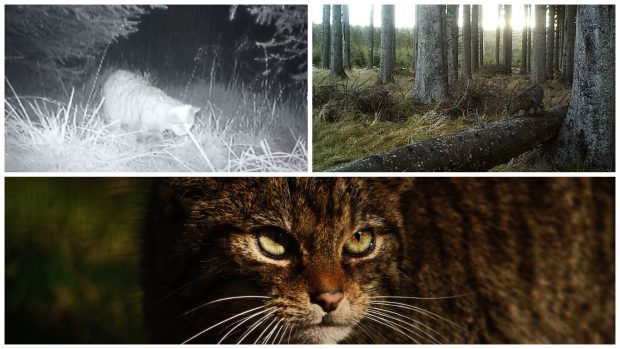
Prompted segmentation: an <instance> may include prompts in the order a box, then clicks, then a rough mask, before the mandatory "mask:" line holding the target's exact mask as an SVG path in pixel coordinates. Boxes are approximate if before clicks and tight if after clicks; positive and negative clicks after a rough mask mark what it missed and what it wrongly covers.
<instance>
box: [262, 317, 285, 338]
mask: <svg viewBox="0 0 620 349" xmlns="http://www.w3.org/2000/svg"><path fill="white" fill-rule="evenodd" d="M280 322H282V319H280V320H278V322H276V324H275V326H273V329H272V330H271V331H270V332H269V335H267V337H266V338H265V341H263V344H269V340H270V339H271V336H272V335H273V333H274V332H275V330H277V329H278V327H280Z"/></svg>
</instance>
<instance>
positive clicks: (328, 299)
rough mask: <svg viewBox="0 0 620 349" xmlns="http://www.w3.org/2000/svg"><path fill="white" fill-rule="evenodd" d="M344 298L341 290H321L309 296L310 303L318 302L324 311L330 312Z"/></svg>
mask: <svg viewBox="0 0 620 349" xmlns="http://www.w3.org/2000/svg"><path fill="white" fill-rule="evenodd" d="M342 298H344V294H343V293H342V292H341V291H336V292H333V293H332V292H321V293H317V294H315V295H313V296H312V297H311V299H310V300H311V301H312V303H315V304H318V305H319V306H320V307H321V308H323V310H324V311H325V312H326V313H329V312H332V311H334V310H336V308H338V303H340V301H341V300H342Z"/></svg>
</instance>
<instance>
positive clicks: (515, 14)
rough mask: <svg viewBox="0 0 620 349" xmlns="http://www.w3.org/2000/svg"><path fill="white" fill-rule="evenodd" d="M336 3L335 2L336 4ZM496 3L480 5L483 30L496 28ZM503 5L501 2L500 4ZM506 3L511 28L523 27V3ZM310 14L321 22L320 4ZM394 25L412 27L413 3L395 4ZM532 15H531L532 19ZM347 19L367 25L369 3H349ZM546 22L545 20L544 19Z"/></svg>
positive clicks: (377, 17)
mask: <svg viewBox="0 0 620 349" xmlns="http://www.w3.org/2000/svg"><path fill="white" fill-rule="evenodd" d="M336 5H337V4H336ZM497 5H498V4H492V5H486V4H485V5H482V11H483V12H482V25H483V27H484V29H485V30H494V29H495V28H497V22H498V20H497ZM502 5H503V4H502ZM506 5H512V29H513V30H514V31H520V30H521V28H523V24H524V22H525V14H524V12H523V3H506ZM310 8H311V12H310V16H311V19H312V23H316V24H321V23H322V21H323V19H322V6H311V7H310ZM462 11H463V6H460V7H459V27H460V26H461V24H462V15H461V12H462ZM395 16H396V27H397V28H412V27H413V26H414V25H415V4H414V3H411V4H407V5H404V4H402V3H399V4H396V5H395ZM374 17H375V18H374V26H375V28H376V27H380V26H381V3H379V2H377V3H376V4H375V16H374ZM533 18H534V17H533V16H532V19H533ZM349 21H350V23H351V25H352V26H356V25H359V26H367V25H368V24H369V23H370V4H369V3H366V4H364V3H360V4H357V3H353V4H349ZM545 23H546V21H545ZM499 25H500V28H503V27H504V21H503V20H501V21H500V23H499ZM534 26H535V25H534V21H533V20H532V27H534Z"/></svg>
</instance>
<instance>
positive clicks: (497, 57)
mask: <svg viewBox="0 0 620 349" xmlns="http://www.w3.org/2000/svg"><path fill="white" fill-rule="evenodd" d="M500 18H502V5H497V28H496V29H495V65H496V66H498V67H499V49H500V47H499V37H500V34H501V33H500V29H499V19H500ZM463 26H465V25H463Z"/></svg>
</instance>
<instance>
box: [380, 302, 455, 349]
mask: <svg viewBox="0 0 620 349" xmlns="http://www.w3.org/2000/svg"><path fill="white" fill-rule="evenodd" d="M369 309H373V310H375V311H380V312H383V313H389V314H394V315H396V316H398V317H400V318H402V319H406V320H409V321H412V322H414V323H415V324H417V325H420V326H422V327H425V328H427V329H428V330H429V331H431V332H433V333H436V334H437V335H438V336H440V337H441V338H442V339H444V340H445V341H446V342H450V341H449V340H448V339H447V338H446V337H444V336H442V335H441V333H439V332H437V331H435V330H434V329H433V328H432V327H430V326H428V325H426V324H425V323H423V322H421V321H418V320H415V319H412V318H410V317H409V316H407V315H404V314H401V313H398V312H395V311H391V310H388V309H383V308H376V307H370V308H369ZM412 325H413V324H412ZM420 330H421V329H420ZM421 331H422V330H421ZM423 332H424V331H423ZM425 333H426V332H425Z"/></svg>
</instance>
